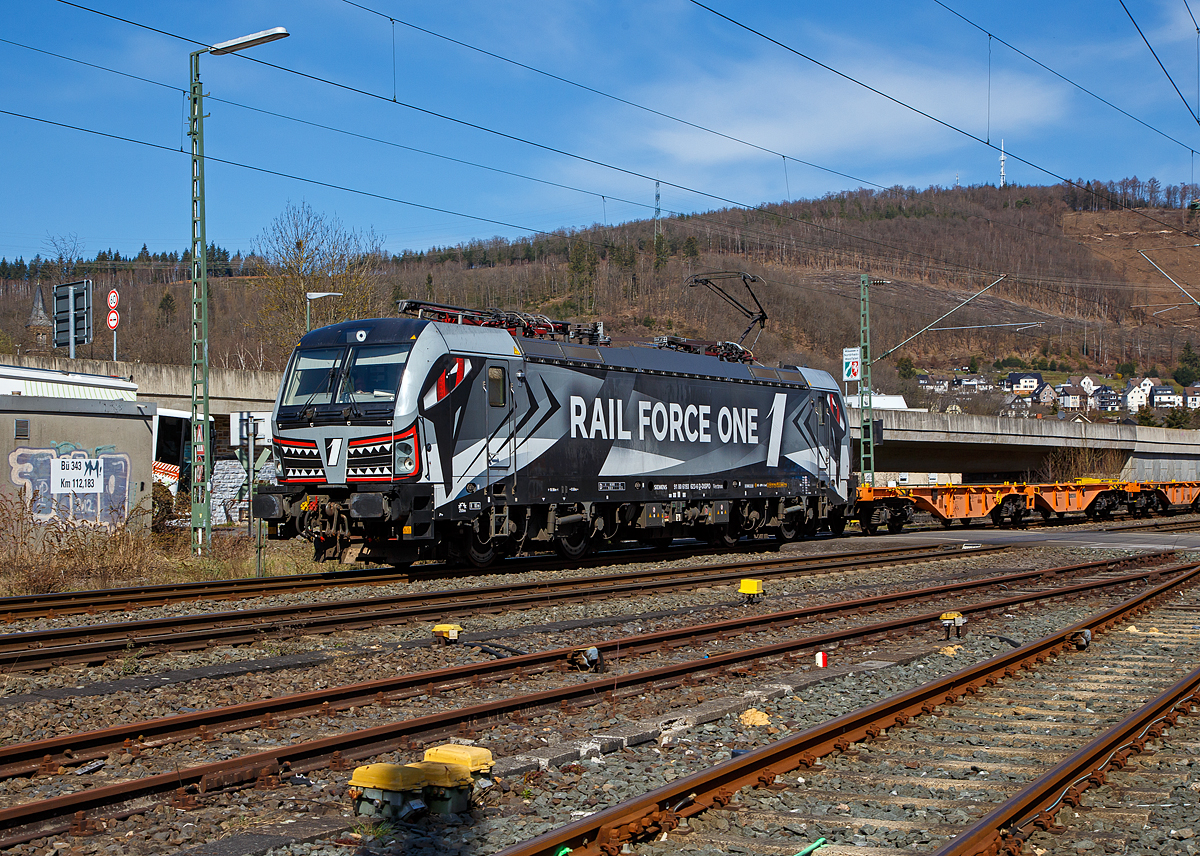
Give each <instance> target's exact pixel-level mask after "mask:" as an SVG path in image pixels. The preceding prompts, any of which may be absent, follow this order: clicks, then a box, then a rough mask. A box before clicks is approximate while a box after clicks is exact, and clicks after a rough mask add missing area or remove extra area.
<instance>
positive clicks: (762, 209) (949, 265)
mask: <svg viewBox="0 0 1200 856" xmlns="http://www.w3.org/2000/svg"><path fill="white" fill-rule="evenodd" d="M60 2H67V3H68V5H72V6H77V5H78V4H74V3H69V2H68V0H60ZM80 8H83V7H80ZM101 14H106V13H101ZM119 20H122V21H124V19H119ZM151 29H153V28H151ZM154 31H155V32H161V31H159V30H154ZM176 38H183V37H182V36H177V37H176ZM0 41H4V42H6V43H8V44H12V45H14V46H17V47H24V48H28V49H30V50H34V51H37V52H39V53H43V54H46V55H49V56H54V57H57V58H60V59H65V60H68V61H71V62H78V63H80V64H82V65H85V66H88V67H91V68H96V69H99V70H107V71H113V72H114V73H116V74H121V75H124V76H126V77H129V78H132V79H136V80H139V81H143V82H146V83H151V84H154V85H157V86H162V87H166V88H171V89H176V90H177V91H179V90H178V89H177V87H174V86H171V85H170V84H165V83H161V82H159V81H154V80H151V79H149V78H145V77H141V76H139V75H132V74H128V73H126V72H121V71H115V70H112V69H106V68H105V67H104V66H100V65H97V64H95V63H89V62H85V61H82V60H76V59H74V58H71V57H66V56H63V55H62V54H57V53H54V52H51V51H46V50H43V49H41V48H32V47H29V46H27V45H22V44H20V43H17V42H12V41H9V40H4V39H0ZM238 56H239V57H240V56H241V55H238ZM268 65H271V64H270V63H268ZM273 67H276V68H281V67H279V66H273ZM284 70H288V69H284ZM301 74H303V73H301ZM356 91H357V90H356ZM374 97H381V96H374ZM210 100H214V101H217V102H220V103H227V104H230V105H234V106H238V107H242V108H244V109H248V110H252V111H255V112H259V113H263V114H266V115H271V116H275V117H277V118H283V119H286V120H289V121H294V122H299V123H301V124H306V125H310V126H313V127H318V128H322V129H324V130H329V131H332V132H335V133H341V134H346V135H349V136H353V137H358V138H360V139H365V140H371V141H374V142H378V143H382V144H384V145H390V146H395V147H398V148H402V149H406V150H409V151H413V152H417V153H421V154H425V155H429V156H431V157H437V158H442V159H445V160H449V161H454V162H457V163H462V164H466V165H470V166H474V167H478V168H481V169H487V170H491V171H494V172H497V173H503V174H506V175H510V176H513V177H517V178H523V179H526V180H530V181H537V182H540V183H543V184H547V185H551V186H555V187H559V188H562V189H568V190H573V191H576V192H581V193H590V194H592V195H593V196H601V195H605V194H601V193H599V192H597V191H589V190H584V189H581V188H575V187H571V186H569V185H565V184H561V183H559V182H553V181H549V180H547V179H540V178H535V177H531V176H525V175H522V174H520V173H515V172H512V171H510V170H503V169H500V168H497V167H490V166H485V165H482V164H478V163H475V162H472V161H466V160H464V159H461V158H454V157H450V156H448V155H442V154H438V153H434V152H429V151H426V150H423V149H417V148H415V147H411V146H404V145H402V144H399V143H394V142H391V141H387V140H381V139H379V138H376V137H369V136H367V135H363V134H359V133H357V132H353V131H346V130H343V129H339V128H334V127H332V126H329V125H324V124H321V123H317V122H312V121H310V120H306V119H299V118H296V117H291V116H286V115H284V114H281V113H277V112H275V111H271V110H264V109H262V108H257V107H250V106H248V105H244V104H240V103H238V102H234V101H228V100H226V99H221V98H213V97H210ZM83 130H86V129H83ZM618 169H619V168H618ZM663 183H664V184H668V185H669V186H673V187H681V186H680V185H674V184H672V183H671V182H663ZM682 189H687V188H682ZM695 192H699V193H701V195H707V194H703V193H702V192H700V191H695ZM612 198H613V199H617V200H619V201H621V202H625V203H627V204H631V205H636V206H638V207H642V208H647V209H648V208H649V207H650V206H649V205H648V204H646V203H639V202H636V201H633V200H627V199H622V198H620V197H612ZM713 198H715V199H717V200H718V201H722V202H727V203H729V204H731V205H733V206H735V207H736V208H739V209H744V210H747V211H756V212H759V213H768V214H770V215H773V216H778V217H782V218H784V219H787V220H789V221H792V222H794V223H797V224H799V225H802V226H804V227H806V228H810V229H814V230H817V231H819V232H822V233H824V234H827V235H835V236H838V237H842V238H846V239H849V240H854V241H860V242H863V243H866V244H873V245H875V246H878V247H880V248H882V249H886V250H889V251H891V252H895V253H898V254H900V255H902V256H904V257H908V258H916V259H924V260H926V261H929V262H936V263H938V264H942V265H945V266H946V267H945V268H944V269H945V270H951V271H958V272H971V271H972V269H971V268H970V267H969V266H965V265H956V264H955V263H953V262H947V261H946V260H944V259H937V258H934V257H930V256H925V255H923V254H920V253H914V252H913V251H912V249H911V248H903V247H896V246H893V245H890V244H887V243H885V242H883V241H878V240H876V239H872V238H868V237H866V236H862V235H856V234H854V233H852V232H846V231H844V230H839V229H834V228H832V227H829V226H826V225H823V224H817V223H812V222H809V221H806V220H802V219H800V218H797V217H795V216H794V215H791V214H787V213H786V212H778V211H771V210H770V209H768V208H767V207H766V206H765V205H761V206H751V205H749V204H748V203H741V202H736V201H734V200H729V199H725V198H723V197H713ZM669 213H672V214H674V215H676V216H683V212H679V211H669ZM689 216H695V217H697V219H701V220H707V221H708V222H714V221H712V219H711V218H706V217H705V215H689ZM716 223H717V225H719V226H721V227H724V228H730V227H729V226H728V224H724V223H722V222H720V221H716ZM742 231H743V232H745V233H747V234H756V233H755V232H754V230H746V229H745V228H744V227H742ZM547 234H550V233H547ZM771 237H774V236H771ZM792 241H793V242H795V243H799V244H800V245H801V246H804V245H805V243H804V242H803V241H797V239H795V238H794V237H793V238H792ZM811 246H814V247H819V245H816V244H812V245H811ZM975 273H977V274H978V275H981V276H982V275H986V274H987V271H982V270H980V271H975Z"/></svg>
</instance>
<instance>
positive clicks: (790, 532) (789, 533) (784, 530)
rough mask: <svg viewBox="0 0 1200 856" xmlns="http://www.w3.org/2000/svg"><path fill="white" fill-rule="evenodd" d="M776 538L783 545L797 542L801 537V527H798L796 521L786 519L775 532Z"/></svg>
mask: <svg viewBox="0 0 1200 856" xmlns="http://www.w3.org/2000/svg"><path fill="white" fill-rule="evenodd" d="M775 537H776V539H778V540H779V542H780V543H782V544H786V543H787V542H788V541H795V540H796V539H797V538H799V537H800V527H799V526H797V525H796V521H794V520H788V519H787V518H784V519H783V520H781V521H780V523H779V528H778V529H777V530H775Z"/></svg>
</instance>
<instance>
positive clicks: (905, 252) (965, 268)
mask: <svg viewBox="0 0 1200 856" xmlns="http://www.w3.org/2000/svg"><path fill="white" fill-rule="evenodd" d="M60 2H64V3H66V5H70V6H73V7H76V8H80V9H84V10H86V11H91V12H95V11H96V10H93V9H88V8H87V7H83V6H81V5H79V4H77V3H71V2H69V0H60ZM698 5H702V4H698ZM97 14H101V15H105V16H106V17H110V18H113V19H114V20H119V21H122V22H125V23H130V24H132V25H134V26H140V27H144V28H146V29H149V30H152V31H154V32H157V33H160V34H163V35H168V36H171V37H174V38H179V39H183V40H185V41H188V42H190V43H192V44H200V45H203V44H204V43H203V42H198V41H196V40H192V39H186V38H185V37H182V36H178V35H175V34H170V33H166V32H165V31H162V30H159V29H157V28H154V27H147V26H146V25H142V24H138V23H137V22H131V21H128V20H127V19H123V18H118V17H117V16H112V15H108V13H103V12H99V13H97ZM240 58H243V59H250V60H251V61H254V62H258V63H260V64H261V65H265V66H270V67H273V68H276V69H279V70H283V71H286V72H289V73H293V74H298V75H300V76H303V77H306V78H309V79H313V80H316V81H319V82H323V83H328V84H330V85H333V86H337V87H340V88H343V89H349V90H352V91H355V92H359V93H361V94H364V95H368V96H370V97H375V98H381V99H382V100H387V99H386V98H384V97H383V96H378V95H375V94H374V93H370V92H367V91H365V90H360V89H356V88H354V87H349V86H347V85H345V84H339V83H336V82H333V81H328V80H325V79H323V78H319V77H316V76H313V75H309V74H307V73H305V72H300V71H297V70H294V69H288V68H285V67H282V66H278V65H275V64H273V63H265V62H262V61H261V60H257V59H254V58H251V57H240ZM893 100H894V99H893ZM402 106H409V105H402ZM414 109H421V108H414ZM424 112H429V111H424ZM432 115H438V114H432ZM447 118H450V120H451V121H457V122H460V123H463V122H462V120H457V119H453V118H452V117H447ZM54 124H61V123H54ZM463 124H471V123H463ZM64 127H69V126H64ZM474 127H478V126H474ZM81 130H86V129H81ZM483 130H487V131H488V132H489V133H501V135H503V136H508V137H509V138H510V139H516V140H519V141H522V142H529V141H524V140H521V138H518V137H513V136H512V135H504V134H503V133H502V132H495V131H492V130H491V129H483ZM109 136H112V135H109ZM530 144H532V145H538V146H541V144H537V143H530ZM543 147H544V146H543ZM550 150H553V151H559V150H555V149H550ZM564 154H566V155H568V156H570V157H578V158H580V159H583V160H588V161H589V162H592V163H597V164H599V165H602V166H606V167H608V168H612V169H616V170H618V171H621V172H625V173H627V174H631V175H635V176H638V177H642V178H647V179H648V176H641V175H640V174H638V173H636V172H633V171H630V170H624V169H622V168H620V167H616V166H613V165H608V164H603V163H601V162H599V161H594V160H590V159H587V158H582V157H581V156H578V155H574V154H571V153H565V152H564ZM213 160H219V159H215V158H213ZM1018 160H1020V158H1018ZM230 163H232V162H230ZM234 165H239V164H234ZM243 166H246V168H249V169H256V170H259V171H262V172H268V173H275V174H278V175H281V176H283V177H292V178H295V179H296V180H299V181H307V182H310V183H313V184H318V185H323V186H328V187H332V188H335V189H339V190H344V191H347V192H358V191H355V190H354V189H353V188H347V187H344V186H340V185H334V184H329V183H326V182H321V181H319V180H315V179H307V178H304V177H300V176H290V175H288V174H285V173H280V172H278V171H272V170H265V169H263V168H260V167H253V166H249V165H243ZM1043 171H1045V170H1043ZM1047 174H1050V175H1053V173H1049V172H1048V171H1047ZM1061 180H1062V181H1064V183H1067V184H1072V185H1073V184H1074V182H1071V181H1070V180H1068V179H1061ZM664 183H666V184H668V185H669V186H672V187H676V188H679V189H681V190H685V191H688V192H696V193H698V194H700V195H705V196H709V197H710V198H714V199H717V200H719V201H723V202H727V203H729V204H731V205H734V206H736V207H738V208H742V209H745V210H748V211H756V212H759V213H764V212H765V213H769V214H771V215H772V216H777V217H781V218H784V219H787V220H790V221H793V222H796V223H798V224H799V225H802V226H805V227H807V228H813V229H816V230H819V231H821V232H823V233H825V234H827V235H837V236H840V237H844V238H846V239H848V240H853V241H856V242H861V243H862V244H864V245H871V246H876V247H879V248H881V249H884V250H887V251H889V252H894V253H897V254H900V257H901V258H903V259H905V260H912V259H917V260H922V259H923V260H927V261H931V262H936V263H937V264H940V265H944V266H945V269H946V270H951V271H954V272H956V273H959V274H967V275H983V274H984V273H986V271H983V270H979V269H976V268H973V267H971V266H969V265H962V264H957V263H954V262H950V261H947V260H945V259H940V258H934V257H932V256H927V255H924V254H920V253H913V252H912V250H911V248H902V247H896V246H893V245H889V244H886V243H885V242H882V241H877V240H874V239H871V238H867V237H865V236H861V235H856V234H854V233H849V232H844V231H841V230H836V229H830V228H829V227H826V226H822V225H819V224H813V223H809V222H806V221H803V220H800V219H799V218H797V217H795V216H793V215H790V214H787V213H786V212H778V211H769V210H768V209H766V207H765V206H751V205H748V204H746V203H740V202H737V201H735V200H730V199H725V198H723V197H719V196H714V195H712V194H706V193H704V192H703V191H696V190H693V189H692V188H688V187H685V186H682V185H677V184H673V183H671V182H664ZM1085 190H1088V191H1089V192H1091V191H1090V188H1085ZM585 192H588V191H585ZM365 195H374V196H376V197H379V198H387V199H392V201H396V202H399V203H400V204H405V205H414V206H416V207H420V208H425V209H427V210H431V211H438V212H441V213H448V214H451V215H452V216H465V217H467V218H469V219H474V220H478V221H481V222H489V223H496V224H501V225H507V226H509V227H510V228H517V229H521V230H523V231H530V232H531V233H534V234H547V235H552V234H555V233H553V232H546V231H544V230H538V229H530V228H529V227H524V226H517V225H515V224H507V223H505V222H504V221H500V220H497V219H494V218H486V217H479V216H477V215H471V214H460V212H453V211H449V210H447V209H442V208H438V207H436V206H425V205H421V204H419V203H412V202H409V201H407V200H399V199H394V198H390V197H384V196H382V195H381V194H370V193H366V194H365ZM635 204H636V203H635ZM985 219H986V218H985ZM1149 219H1151V220H1154V218H1149ZM1155 222H1160V221H1157V220H1155ZM720 225H722V226H723V227H725V228H729V226H728V224H723V223H722V224H720ZM792 240H793V243H800V244H801V245H803V242H797V241H795V239H794V238H793V239H792ZM589 243H591V242H589ZM1014 279H1019V281H1026V280H1025V278H1023V277H1021V278H1018V277H1014ZM1039 281H1044V278H1041V277H1038V278H1036V279H1035V280H1030V282H1032V283H1036V282H1039ZM1070 281H1071V282H1072V283H1074V284H1079V285H1084V284H1087V283H1083V282H1079V281H1078V280H1075V279H1072V280H1070ZM1116 287H1128V286H1127V285H1125V284H1118V285H1117V286H1116ZM1052 293H1061V292H1052Z"/></svg>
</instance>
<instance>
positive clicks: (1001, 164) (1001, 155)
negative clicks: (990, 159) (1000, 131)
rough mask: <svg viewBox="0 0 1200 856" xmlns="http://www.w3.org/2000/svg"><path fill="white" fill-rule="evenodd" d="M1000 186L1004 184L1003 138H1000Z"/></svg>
mask: <svg viewBox="0 0 1200 856" xmlns="http://www.w3.org/2000/svg"><path fill="white" fill-rule="evenodd" d="M1000 186H1001V187H1003V186H1004V140H1003V139H1001V140H1000Z"/></svg>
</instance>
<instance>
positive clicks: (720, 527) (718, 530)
mask: <svg viewBox="0 0 1200 856" xmlns="http://www.w3.org/2000/svg"><path fill="white" fill-rule="evenodd" d="M740 539H741V536H740V535H738V534H737V533H736V532H733V531H732V530H731V529H730V528H729V525H728V524H726V523H718V524H716V525H714V526H710V527H709V528H708V543H709V544H711V545H712V546H714V547H720V548H722V549H725V550H729V549H731V548H733V547H735V546H736V545H737V542H738V541H739V540H740Z"/></svg>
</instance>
